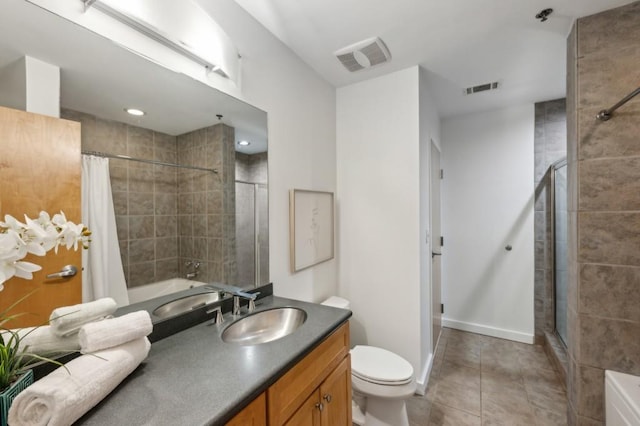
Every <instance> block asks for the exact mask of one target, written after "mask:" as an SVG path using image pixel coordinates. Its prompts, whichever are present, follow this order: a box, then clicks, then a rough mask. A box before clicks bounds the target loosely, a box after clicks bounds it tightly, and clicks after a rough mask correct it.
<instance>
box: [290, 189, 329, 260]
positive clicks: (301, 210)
mask: <svg viewBox="0 0 640 426" xmlns="http://www.w3.org/2000/svg"><path fill="white" fill-rule="evenodd" d="M333 210H334V205H333V192H323V191H309V190H304V189H292V190H290V191H289V242H290V251H291V270H292V272H298V271H301V270H303V269H306V268H309V267H311V266H313V265H317V264H318V263H321V262H325V261H327V260H330V259H333V256H334V219H333V214H334V213H333Z"/></svg>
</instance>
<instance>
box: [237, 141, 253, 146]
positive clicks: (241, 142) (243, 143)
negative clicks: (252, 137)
mask: <svg viewBox="0 0 640 426" xmlns="http://www.w3.org/2000/svg"><path fill="white" fill-rule="evenodd" d="M238 145H240V146H249V145H251V142H249V141H238Z"/></svg>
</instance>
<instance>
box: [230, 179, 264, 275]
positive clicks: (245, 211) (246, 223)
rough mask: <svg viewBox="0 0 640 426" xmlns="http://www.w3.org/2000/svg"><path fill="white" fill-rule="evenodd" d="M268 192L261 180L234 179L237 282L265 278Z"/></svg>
mask: <svg viewBox="0 0 640 426" xmlns="http://www.w3.org/2000/svg"><path fill="white" fill-rule="evenodd" d="M268 209H269V194H268V187H267V185H266V184H264V183H252V182H244V181H240V180H236V242H237V244H236V251H237V252H236V261H237V262H238V265H242V267H238V283H239V284H240V285H241V286H245V287H246V286H248V285H249V284H253V285H254V286H256V287H257V286H260V285H263V284H267V283H268V282H269V210H268Z"/></svg>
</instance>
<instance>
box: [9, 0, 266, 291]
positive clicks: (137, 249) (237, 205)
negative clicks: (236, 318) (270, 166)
mask: <svg viewBox="0 0 640 426" xmlns="http://www.w3.org/2000/svg"><path fill="white" fill-rule="evenodd" d="M2 9H3V10H2V14H0V105H2V106H6V107H10V108H16V107H17V106H16V105H14V104H12V102H13V101H12V99H11V97H10V96H7V94H6V93H3V91H2V89H1V87H3V84H2V81H3V79H7V78H10V77H11V76H12V75H15V72H16V67H17V66H18V65H17V64H19V63H20V61H24V59H23V58H24V57H25V56H28V57H31V58H35V59H37V60H40V61H43V62H45V63H48V64H51V65H55V66H57V67H59V68H60V98H61V99H60V104H61V113H60V116H61V118H65V119H69V120H74V121H78V122H80V123H81V126H82V127H81V146H82V151H83V152H85V153H88V154H94V155H95V156H98V157H114V156H119V155H124V156H129V157H132V158H133V159H137V160H144V161H135V160H133V159H120V158H110V159H109V171H110V183H111V189H112V199H113V205H114V207H113V210H114V212H113V213H114V216H115V222H116V225H117V226H116V228H117V230H116V232H115V234H117V241H118V246H119V249H120V260H121V262H122V265H123V272H124V275H125V278H126V286H127V290H128V293H129V296H130V301H131V302H132V303H133V302H137V301H141V300H145V299H147V298H152V297H157V296H159V295H164V294H167V293H168V292H171V291H178V290H182V289H184V288H185V286H186V287H187V288H188V287H189V286H192V285H200V284H202V283H209V282H223V283H227V284H232V285H237V286H240V287H243V288H250V287H254V286H257V285H262V284H266V283H268V282H269V270H268V265H269V252H268V245H269V243H268V217H267V213H268V206H267V203H268V182H267V114H266V113H265V112H264V111H261V110H259V109H257V108H255V107H253V106H251V105H248V104H246V103H244V102H241V101H239V100H237V99H235V98H233V97H230V96H228V95H226V94H224V93H222V92H219V91H217V90H215V89H213V88H211V87H208V86H206V85H204V84H203V83H201V82H198V81H195V80H193V79H192V78H190V77H188V76H185V75H182V74H178V73H175V72H173V71H171V70H168V69H166V68H164V67H161V66H159V65H157V64H155V63H153V62H151V61H149V60H147V59H145V58H142V57H140V56H139V55H136V54H134V53H131V52H130V51H128V50H127V49H125V48H123V47H121V46H119V45H116V44H115V43H113V42H112V41H110V40H108V39H106V38H103V37H101V36H99V35H96V34H94V33H92V32H90V31H88V30H87V29H85V28H83V27H80V26H78V25H76V24H74V23H71V22H69V21H67V20H65V19H63V18H61V17H59V16H56V15H54V14H52V13H50V12H48V11H46V10H43V9H42V8H40V7H37V6H35V5H33V4H31V3H28V2H26V1H23V0H10V1H8V2H7V4H5V5H3V7H2ZM5 81H6V80H5ZM4 87H5V88H6V85H4ZM3 95H4V96H3ZM127 107H135V108H139V109H141V110H143V111H144V112H145V115H144V116H141V117H136V116H132V115H129V114H127V113H126V112H125V111H124V109H125V108H127ZM240 141H247V142H248V143H249V145H246V146H243V145H240V144H239V142H240ZM3 143H4V142H3ZM5 148H10V147H5V146H4V145H3V149H5ZM47 149H55V147H43V151H42V152H40V153H34V155H47V152H46V151H47ZM160 163H169V164H172V165H174V166H175V165H179V166H188V167H174V166H168V165H162V164H160ZM214 169H215V171H213V170H214ZM83 184H84V182H83ZM0 214H2V215H4V212H2V211H0ZM90 250H91V249H90Z"/></svg>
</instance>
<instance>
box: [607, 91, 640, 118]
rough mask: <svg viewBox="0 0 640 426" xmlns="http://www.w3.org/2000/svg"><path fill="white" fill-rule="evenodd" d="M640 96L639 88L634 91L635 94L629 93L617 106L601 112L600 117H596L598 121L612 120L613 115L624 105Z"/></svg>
mask: <svg viewBox="0 0 640 426" xmlns="http://www.w3.org/2000/svg"><path fill="white" fill-rule="evenodd" d="M639 94H640V87H638V88H637V89H636V90H634V91H633V92H631V93H629V94H628V95H627V96H625V97H624V98H622V99H621V100H620V101H619V102H618V103H617V104H615V105H614V106H612V107H611V108H609V109H603V110H602V111H600V112H599V113H598V115H596V118H597V119H598V120H600V121H607V120H608V119H610V118H611V115H612V114H613V111H615V110H617V109H618V108H620V107H621V106H622V105H624V104H626V103H627V102H629V101H630V100H631V99H632V98H633V97H634V96H636V95H639Z"/></svg>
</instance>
